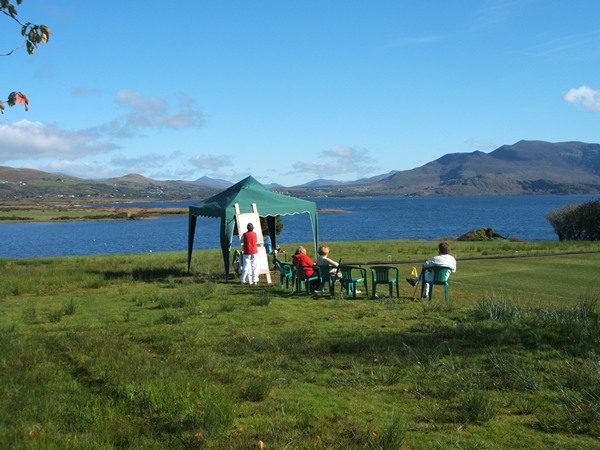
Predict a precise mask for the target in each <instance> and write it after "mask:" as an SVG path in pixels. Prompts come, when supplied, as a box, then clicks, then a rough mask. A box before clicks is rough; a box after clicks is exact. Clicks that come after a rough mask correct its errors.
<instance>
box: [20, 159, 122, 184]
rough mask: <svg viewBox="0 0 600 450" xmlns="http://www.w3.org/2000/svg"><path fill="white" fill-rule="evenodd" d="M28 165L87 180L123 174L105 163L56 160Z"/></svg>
mask: <svg viewBox="0 0 600 450" xmlns="http://www.w3.org/2000/svg"><path fill="white" fill-rule="evenodd" d="M30 167H32V168H34V169H38V170H42V171H44V172H50V173H62V174H65V175H71V176H74V177H78V178H84V179H87V180H94V179H96V180H97V179H102V178H110V177H115V176H121V175H123V174H122V173H116V172H115V171H114V169H113V168H111V167H108V166H107V165H105V164H99V163H87V162H80V161H67V160H56V161H51V162H48V163H45V164H32V165H31V166H30Z"/></svg>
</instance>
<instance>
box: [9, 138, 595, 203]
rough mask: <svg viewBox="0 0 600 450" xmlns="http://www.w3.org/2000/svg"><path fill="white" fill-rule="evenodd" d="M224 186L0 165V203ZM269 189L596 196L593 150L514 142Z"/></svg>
mask: <svg viewBox="0 0 600 450" xmlns="http://www.w3.org/2000/svg"><path fill="white" fill-rule="evenodd" d="M231 184H233V183H229V182H227V181H225V180H219V179H213V178H209V177H206V176H204V177H201V178H198V179H197V180H195V181H184V180H167V181H157V180H152V179H150V178H146V177H144V176H142V175H138V174H128V175H125V176H122V177H115V178H108V179H104V180H86V179H82V178H77V177H73V176H68V175H63V174H53V173H48V172H43V171H39V170H35V169H14V168H10V167H5V166H0V198H31V197H52V196H56V197H77V198H78V197H107V198H138V199H140V198H148V199H195V198H198V199H202V198H207V197H209V196H211V195H214V194H216V193H218V192H220V191H222V190H223V189H225V188H227V187H228V186H229V185H231ZM269 187H270V188H271V189H273V190H276V191H277V192H280V193H284V194H288V195H292V196H295V197H321V196H342V197H347V196H357V197H361V196H428V195H435V196H444V195H446V196H448V195H526V194H600V144H593V143H584V142H578V141H569V142H559V143H551V142H545V141H528V140H521V141H518V142H516V143H515V144H510V145H502V146H500V147H498V148H497V149H495V150H493V151H492V152H490V153H484V152H481V151H474V152H470V153H447V154H445V155H443V156H441V157H440V158H438V159H436V160H434V161H431V162H428V163H426V164H424V165H423V166H420V167H416V168H414V169H409V170H402V171H398V170H392V171H390V172H388V173H386V174H381V175H377V176H374V177H370V178H363V179H360V180H355V181H348V182H341V181H336V180H323V179H319V180H314V181H312V182H309V183H305V184H303V185H300V186H293V187H284V186H280V185H278V184H271V185H269Z"/></svg>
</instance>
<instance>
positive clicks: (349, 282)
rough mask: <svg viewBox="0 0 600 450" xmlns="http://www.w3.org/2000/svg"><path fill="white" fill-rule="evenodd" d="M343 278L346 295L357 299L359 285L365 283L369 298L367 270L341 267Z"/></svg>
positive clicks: (341, 279)
mask: <svg viewBox="0 0 600 450" xmlns="http://www.w3.org/2000/svg"><path fill="white" fill-rule="evenodd" d="M339 270H340V273H341V274H342V277H341V278H340V281H341V282H342V286H345V288H346V293H347V294H348V295H350V293H352V297H353V298H356V286H357V285H358V283H363V285H364V286H365V293H366V294H367V297H368V296H369V286H368V285H367V269H364V268H362V267H357V266H345V265H344V266H339Z"/></svg>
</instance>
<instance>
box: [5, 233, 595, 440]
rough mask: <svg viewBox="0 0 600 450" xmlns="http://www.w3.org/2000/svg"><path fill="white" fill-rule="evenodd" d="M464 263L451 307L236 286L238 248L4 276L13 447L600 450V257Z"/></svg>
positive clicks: (481, 246)
mask: <svg viewBox="0 0 600 450" xmlns="http://www.w3.org/2000/svg"><path fill="white" fill-rule="evenodd" d="M330 246H331V251H332V253H331V256H332V257H333V258H334V259H337V258H340V257H341V258H343V259H344V261H353V262H362V263H374V262H377V261H387V260H388V255H389V256H391V258H392V259H393V261H394V265H396V266H397V267H399V268H400V275H401V278H402V279H404V278H406V277H408V276H409V274H410V270H411V269H412V267H413V266H415V267H418V266H419V265H420V262H422V261H423V260H424V259H426V258H427V257H429V256H431V255H432V254H433V253H434V252H435V250H436V243H434V242H412V241H393V242H391V241H389V242H382V241H376V242H336V243H332V244H331V245H330ZM452 246H453V251H452V252H453V253H454V254H455V255H456V256H457V260H458V271H457V272H456V273H455V274H453V276H452V277H451V285H450V302H449V304H448V305H446V303H445V301H444V298H443V291H442V289H441V288H440V287H436V288H435V290H434V298H433V300H432V301H431V302H430V301H427V300H413V297H412V296H413V290H414V288H412V287H411V286H410V285H408V284H407V283H406V282H402V283H401V298H400V299H396V298H383V299H368V298H365V297H364V296H363V297H360V296H359V298H357V299H356V300H353V299H348V298H346V297H345V296H340V295H336V296H335V297H334V298H329V297H327V296H325V297H322V296H320V295H316V294H315V295H307V294H292V293H291V292H290V291H289V290H286V289H283V290H282V289H280V287H279V276H278V275H276V274H275V275H274V281H275V283H274V284H273V285H267V284H266V283H264V282H263V281H264V279H261V284H259V285H258V286H241V285H240V284H239V283H238V282H237V280H232V281H231V282H229V283H225V282H224V281H223V267H222V261H221V259H220V258H221V257H220V251H218V250H202V251H195V253H194V260H193V265H192V273H191V274H188V273H187V271H186V269H187V267H186V263H187V260H186V257H187V255H186V254H184V253H183V252H176V253H152V254H144V255H137V254H135V255H117V256H114V255H108V256H86V257H62V258H32V259H0V273H1V281H0V392H1V393H2V395H0V436H1V437H2V441H3V442H2V447H3V448H11V449H12V448H14V449H48V448H50V449H54V448H55V449H96V448H102V449H111V448H115V449H116V448H139V449H166V448H169V449H174V448H214V449H254V448H260V445H261V443H262V444H264V448H265V449H320V448H323V449H325V448H340V449H348V448H354V449H363V448H365V449H399V448H406V449H431V448H433V449H436V448H437V449H444V448H460V449H496V448H506V449H513V448H561V449H562V448H564V449H580V448H585V449H589V448H600V408H599V405H600V356H599V355H600V352H599V350H600V321H599V314H600V311H599V300H598V294H597V291H598V286H597V285H598V283H599V282H600V274H599V271H598V267H600V253H599V250H600V249H599V246H598V244H597V243H589V242H587V243H576V242H535V243H534V242H505V241H494V242H453V243H452ZM286 250H288V251H289V252H290V251H291V250H293V248H291V247H290V248H287V249H286ZM367 267H368V266H367ZM378 292H383V293H386V294H387V291H386V290H383V291H382V290H381V287H380V288H378Z"/></svg>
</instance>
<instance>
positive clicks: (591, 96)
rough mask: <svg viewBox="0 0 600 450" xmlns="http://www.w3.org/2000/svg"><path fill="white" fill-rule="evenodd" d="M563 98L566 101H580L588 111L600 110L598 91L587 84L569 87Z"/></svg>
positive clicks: (599, 94)
mask: <svg viewBox="0 0 600 450" xmlns="http://www.w3.org/2000/svg"><path fill="white" fill-rule="evenodd" d="M563 98H564V100H565V101H566V102H568V103H581V104H582V105H583V106H584V107H585V109H587V110H588V111H600V91H597V90H594V89H592V88H591V87H589V86H581V87H578V88H573V89H569V91H568V92H567V93H566V94H564V95H563Z"/></svg>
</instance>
